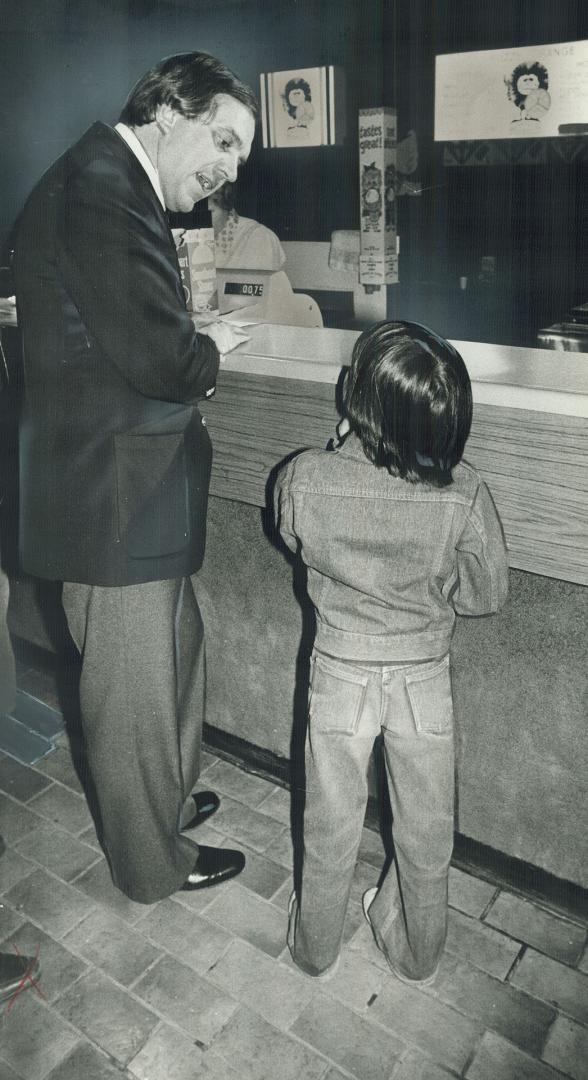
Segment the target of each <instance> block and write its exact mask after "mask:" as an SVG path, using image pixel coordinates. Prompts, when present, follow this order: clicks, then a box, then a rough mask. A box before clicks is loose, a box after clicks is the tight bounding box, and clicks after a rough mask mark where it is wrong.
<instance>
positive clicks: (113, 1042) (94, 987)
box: [55, 971, 158, 1065]
mask: <svg viewBox="0 0 588 1080" xmlns="http://www.w3.org/2000/svg"><path fill="white" fill-rule="evenodd" d="M55 1008H56V1009H57V1011H58V1012H59V1013H60V1014H61V1016H63V1018H64V1019H65V1020H68V1021H69V1023H70V1024H73V1026H74V1027H76V1028H79V1029H80V1031H83V1032H84V1034H85V1035H87V1036H88V1038H90V1039H91V1040H92V1041H93V1042H95V1043H97V1044H98V1046H100V1047H102V1049H103V1050H105V1051H106V1052H107V1053H108V1054H111V1055H112V1056H113V1057H115V1058H116V1059H117V1061H120V1062H121V1063H122V1064H123V1065H126V1063H127V1061H130V1059H131V1058H132V1057H134V1056H135V1054H137V1053H138V1051H139V1050H140V1049H141V1047H142V1046H143V1043H144V1042H145V1041H146V1039H147V1038H148V1036H149V1034H150V1032H151V1031H152V1030H153V1028H154V1027H155V1026H156V1024H157V1023H158V1017H157V1016H155V1014H154V1013H153V1012H152V1011H151V1009H147V1008H146V1007H145V1006H144V1005H142V1004H140V1003H139V1002H138V1001H136V1000H135V999H134V998H133V997H131V995H130V994H128V993H127V992H126V990H121V989H120V987H119V986H117V985H116V983H114V982H112V981H111V980H110V979H108V978H107V977H106V976H105V975H103V974H102V973H101V972H100V971H89V972H88V973H87V974H86V975H83V976H82V978H81V979H79V980H78V982H77V983H76V984H75V985H74V986H72V987H71V988H70V989H69V990H66V992H65V993H64V994H62V995H61V997H60V998H59V1000H58V1001H57V1002H56V1005H55Z"/></svg>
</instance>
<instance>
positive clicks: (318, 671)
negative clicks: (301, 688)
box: [308, 655, 369, 735]
mask: <svg viewBox="0 0 588 1080" xmlns="http://www.w3.org/2000/svg"><path fill="white" fill-rule="evenodd" d="M368 677H369V676H368V675H367V673H366V674H363V673H362V672H359V671H357V670H348V669H346V668H345V667H344V665H343V664H338V663H337V661H332V662H331V661H329V660H326V659H325V658H324V657H322V656H317V655H315V656H314V658H313V669H312V677H311V683H310V697H309V703H308V708H309V718H310V721H311V723H312V725H313V726H314V727H315V728H319V729H320V730H321V731H323V732H333V733H336V734H337V735H355V734H356V733H357V729H358V727H359V721H360V717H361V709H362V705H363V701H364V698H365V692H366V686H367V683H368Z"/></svg>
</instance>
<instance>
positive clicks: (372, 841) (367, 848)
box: [359, 828, 386, 871]
mask: <svg viewBox="0 0 588 1080" xmlns="http://www.w3.org/2000/svg"><path fill="white" fill-rule="evenodd" d="M359 858H360V859H362V860H363V862H366V863H370V865H371V866H374V867H375V868H376V870H378V871H381V869H382V867H383V866H384V863H385V861H386V851H385V849H384V843H383V841H382V837H381V836H380V833H379V832H375V831H374V830H373V829H366V828H364V829H362V831H361V840H360V843H359Z"/></svg>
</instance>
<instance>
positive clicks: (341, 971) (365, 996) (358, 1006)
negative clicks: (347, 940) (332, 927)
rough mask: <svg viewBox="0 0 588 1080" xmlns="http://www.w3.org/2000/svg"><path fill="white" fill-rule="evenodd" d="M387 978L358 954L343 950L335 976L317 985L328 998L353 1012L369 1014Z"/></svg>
mask: <svg viewBox="0 0 588 1080" xmlns="http://www.w3.org/2000/svg"><path fill="white" fill-rule="evenodd" d="M387 978H388V976H387V974H386V972H385V971H382V969H381V968H379V967H377V966H376V965H375V964H371V963H370V962H369V960H366V959H365V958H364V957H363V956H361V955H360V953H358V952H352V950H351V949H343V951H342V953H341V957H340V959H339V967H338V969H337V972H336V974H335V975H334V976H333V978H332V979H330V980H329V981H328V982H326V983H322V984H319V985H321V986H322V989H323V991H324V993H325V994H327V995H328V996H329V997H335V998H337V999H338V1000H339V1001H342V1002H343V1004H344V1005H348V1006H349V1008H350V1009H354V1010H355V1012H358V1013H363V1014H369V1010H370V1006H371V1005H372V1004H373V1002H374V1001H375V1000H376V998H377V997H378V995H379V993H380V991H381V989H382V987H383V985H384V982H385V981H386V979H387Z"/></svg>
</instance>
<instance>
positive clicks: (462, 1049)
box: [370, 977, 484, 1072]
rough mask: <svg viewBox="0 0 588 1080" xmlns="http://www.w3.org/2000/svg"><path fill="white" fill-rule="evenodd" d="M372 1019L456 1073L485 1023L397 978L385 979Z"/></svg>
mask: <svg viewBox="0 0 588 1080" xmlns="http://www.w3.org/2000/svg"><path fill="white" fill-rule="evenodd" d="M370 1017H372V1018H373V1019H375V1020H377V1021H378V1022H379V1023H380V1024H383V1025H384V1026H385V1027H387V1028H389V1029H390V1030H391V1031H393V1032H395V1033H396V1034H398V1035H399V1036H401V1037H402V1038H403V1039H406V1041H407V1042H410V1043H413V1044H414V1045H415V1046H417V1047H418V1048H419V1049H420V1050H423V1051H424V1053H425V1054H428V1055H430V1056H431V1057H432V1058H433V1060H434V1061H436V1062H437V1063H438V1064H439V1065H444V1066H446V1067H447V1068H449V1069H455V1071H456V1072H461V1070H462V1069H463V1067H464V1065H465V1063H466V1061H467V1060H468V1058H469V1056H470V1054H471V1052H472V1050H473V1048H474V1046H475V1045H476V1043H477V1041H478V1039H479V1037H480V1035H481V1034H482V1031H483V1030H484V1025H483V1024H480V1023H478V1022H477V1021H474V1020H472V1019H470V1018H469V1017H466V1016H462V1015H461V1014H460V1013H459V1012H457V1011H456V1010H455V1009H452V1008H450V1007H449V1006H448V1005H446V1004H445V1003H444V1002H442V1001H438V1000H436V999H435V998H433V997H431V996H428V995H427V994H424V993H423V992H422V991H421V990H417V989H416V988H415V987H412V986H406V985H405V984H404V983H401V982H400V981H399V980H398V979H395V978H394V977H391V978H389V979H387V980H386V982H385V984H384V986H383V988H382V990H381V992H380V994H379V995H378V997H377V999H376V1001H374V1002H373V1004H372V1005H371V1006H370Z"/></svg>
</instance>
